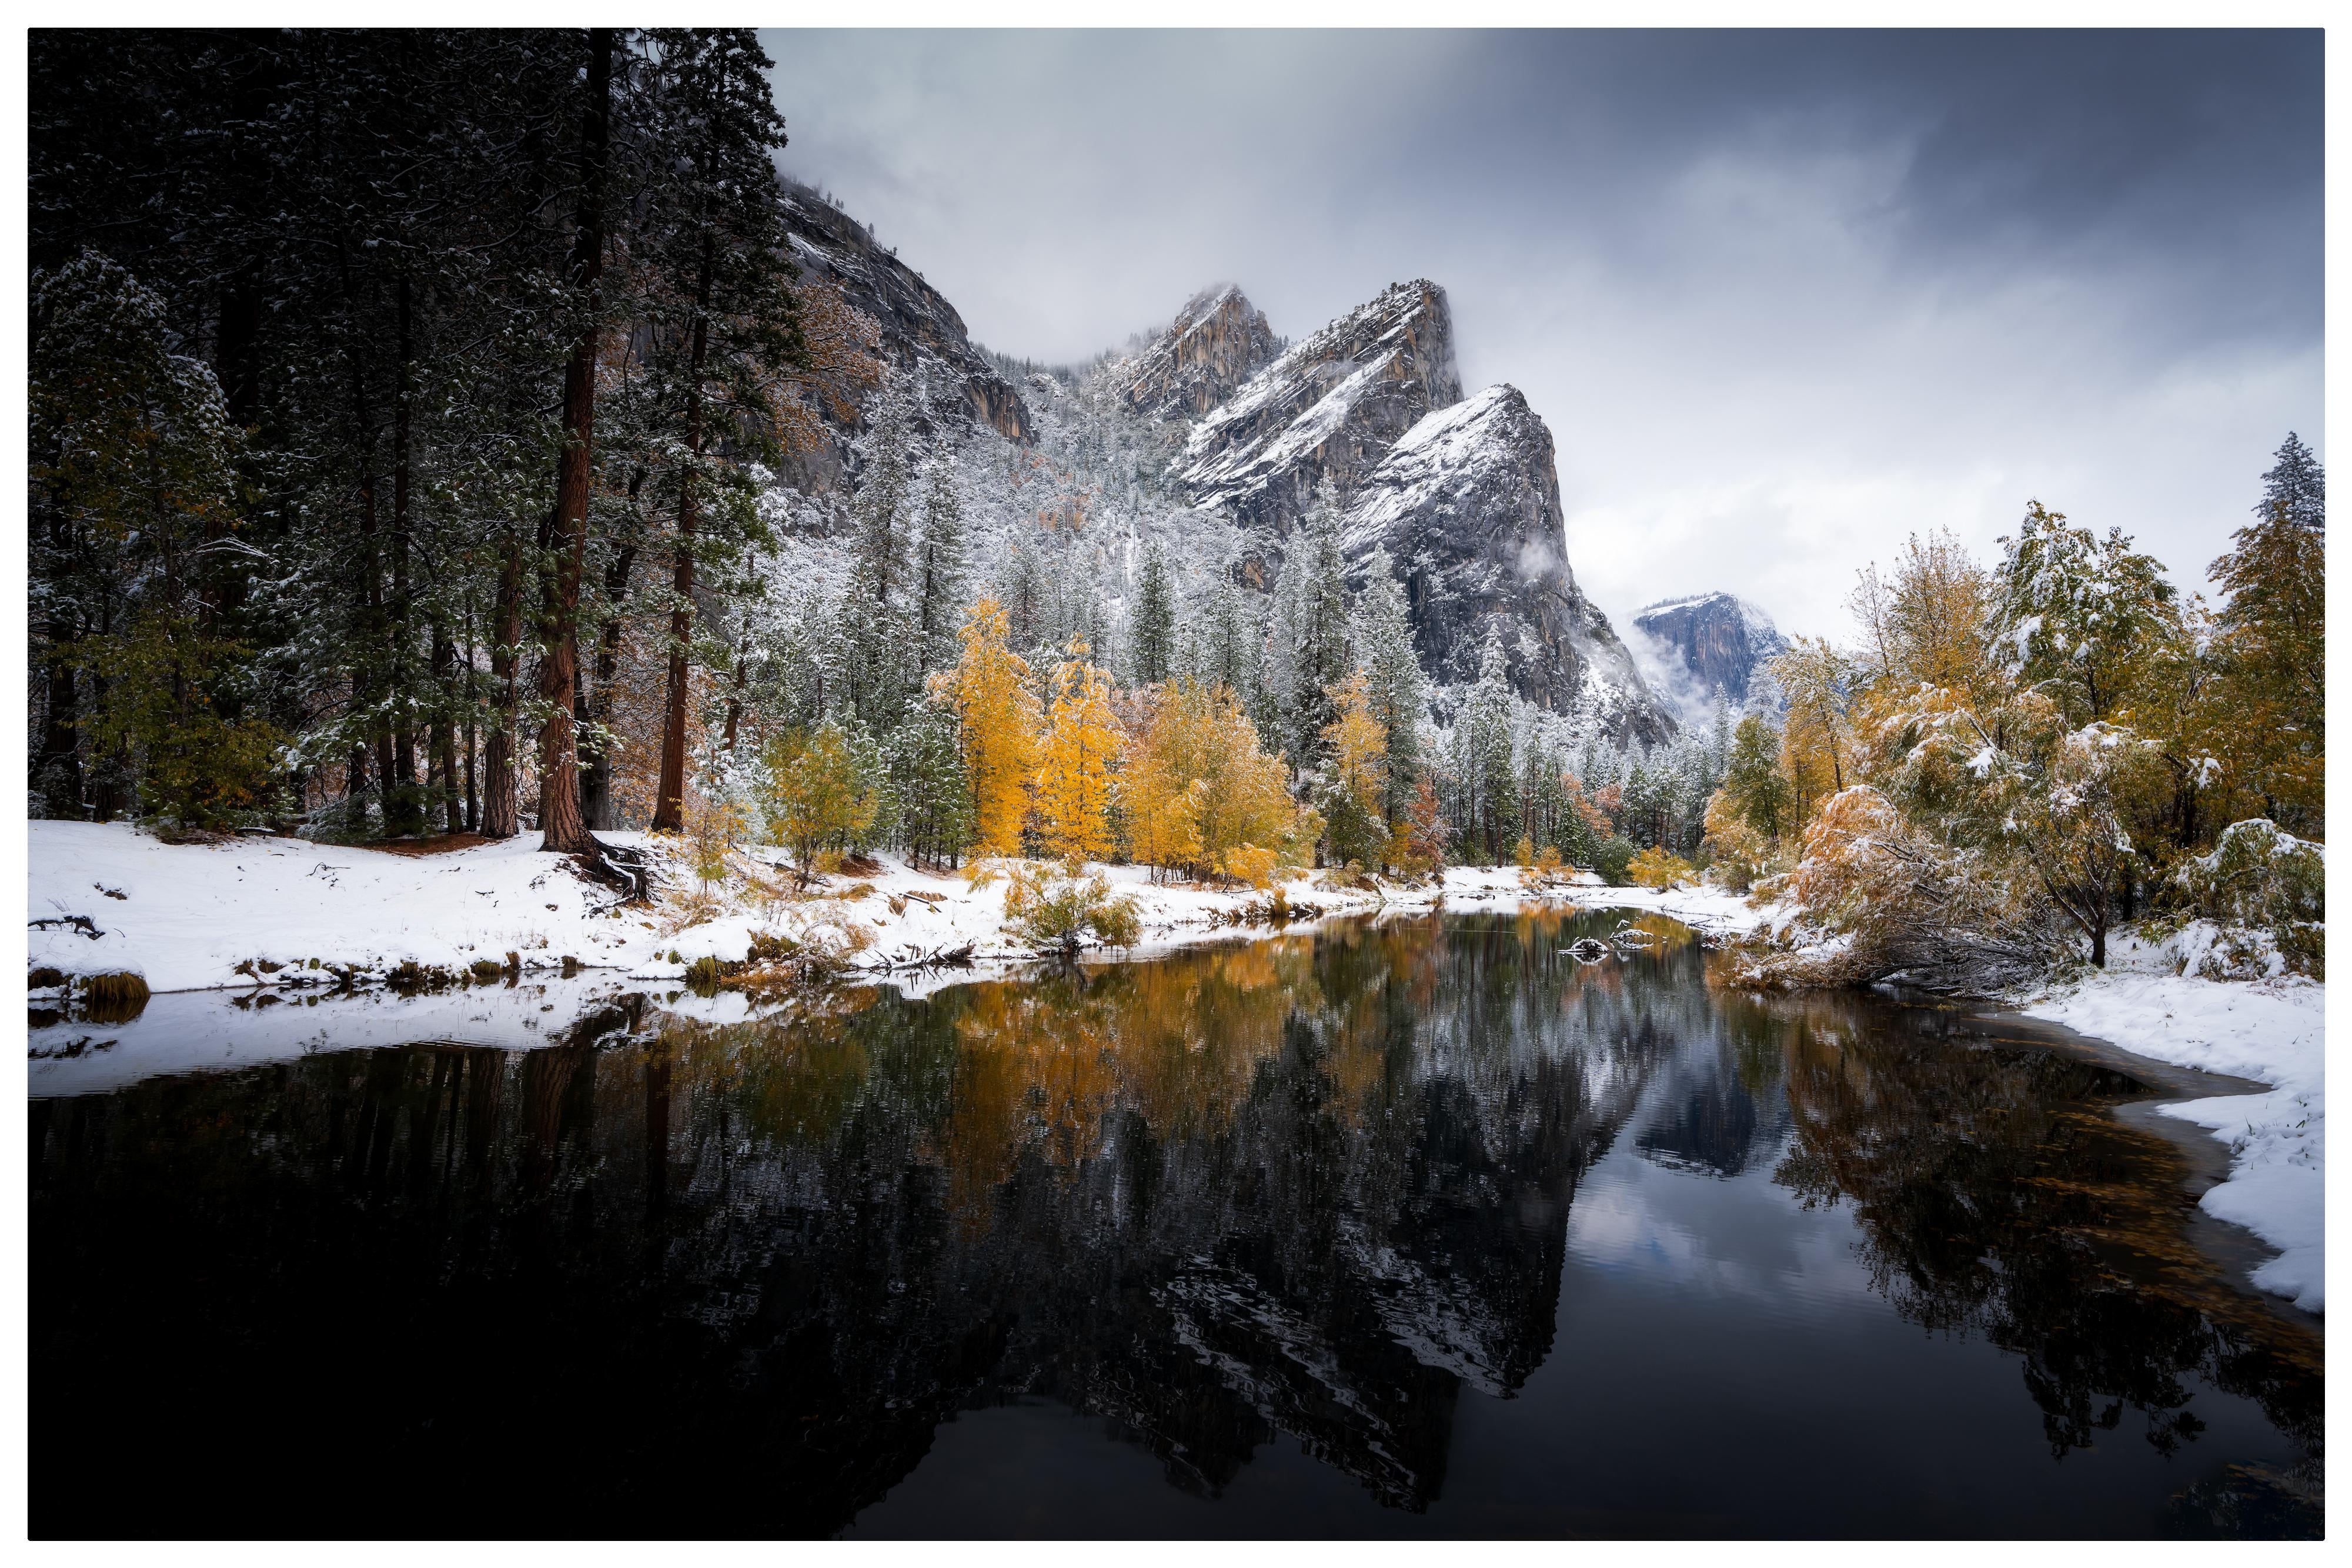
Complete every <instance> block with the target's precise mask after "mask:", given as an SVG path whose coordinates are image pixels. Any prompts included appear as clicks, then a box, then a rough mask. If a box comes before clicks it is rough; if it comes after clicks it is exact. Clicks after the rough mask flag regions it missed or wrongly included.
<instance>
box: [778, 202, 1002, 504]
mask: <svg viewBox="0 0 2352 1568" xmlns="http://www.w3.org/2000/svg"><path fill="white" fill-rule="evenodd" d="M783 189H784V207H785V213H786V218H785V222H786V225H787V227H788V229H789V231H790V233H791V235H792V249H793V262H794V263H795V264H797V265H798V266H799V267H800V269H801V275H802V277H803V278H808V279H814V280H816V281H819V282H822V283H827V284H830V285H832V286H834V287H836V288H838V289H839V290H840V292H841V297H842V298H843V300H844V301H845V302H846V303H847V304H848V305H849V306H851V307H852V308H855V309H856V310H857V311H858V312H859V313H861V314H862V315H864V316H866V317H867V318H869V319H872V321H873V322H874V324H875V326H876V328H877V329H878V331H879V334H880V344H879V347H880V349H881V353H882V357H883V358H884V359H885V360H887V361H888V362H889V363H890V364H891V365H892V366H893V367H894V368H896V369H898V370H900V371H908V372H911V373H913V374H914V375H915V376H916V377H917V378H918V380H919V382H922V383H924V384H926V385H927V387H928V390H929V394H930V395H929V400H928V401H929V404H930V406H931V409H932V411H933V412H936V413H969V414H970V416H971V419H973V420H974V421H976V422H977V423H981V424H983V425H986V426H987V427H989V428H990V429H992V430H993V431H995V432H996V433H997V434H999V435H1002V436H1003V437H1004V438H1005V439H1006V440H1008V441H1015V442H1019V443H1022V444H1024V445H1025V444H1028V443H1029V442H1030V441H1032V440H1034V438H1035V434H1036V427H1035V424H1034V422H1033V421H1032V419H1031V418H1030V414H1029V410H1028V407H1027V406H1026V405H1025V404H1024V403H1023V402H1022V401H1021V394H1020V392H1017V391H1015V390H1014V388H1013V383H1012V382H1008V381H1006V380H1005V379H1004V377H1003V376H1002V375H1001V374H999V373H998V372H997V370H996V367H995V366H994V365H992V364H991V363H990V362H989V361H988V357H987V356H986V355H985V354H982V352H981V351H980V350H978V349H977V348H975V347H973V346H972V341H971V335H970V334H969V333H967V332H966V331H965V330H964V325H963V318H962V317H961V316H960V315H958V314H957V313H956V308H955V307H954V306H952V305H950V304H949V303H948V301H947V298H946V297H945V296H943V295H941V294H940V291H939V290H938V289H936V288H933V287H931V286H930V285H929V284H928V283H926V282H924V281H923V279H922V277H921V276H920V275H919V274H918V273H917V272H916V271H915V269H914V268H913V267H908V265H907V264H906V263H905V262H902V261H900V260H899V259H898V257H897V256H893V255H892V254H890V253H889V252H888V251H887V250H885V249H884V248H882V247H881V246H878V245H877V244H876V243H875V242H874V236H873V235H871V234H870V233H868V232H867V230H866V227H865V225H862V224H860V223H859V222H858V221H857V220H856V219H855V218H853V217H851V216H850V215H849V214H846V213H844V212H842V211H840V210H839V209H838V208H836V207H835V206H834V205H833V204H831V203H830V202H827V201H826V200H825V199H824V197H822V196H820V195H819V194H817V193H815V192H814V191H812V190H810V189H808V188H807V187H806V186H804V185H798V184H794V183H791V182H789V181H788V182H786V183H785V184H784V188H783ZM861 419H862V415H861ZM826 423H827V424H828V425H829V426H831V427H833V430H832V434H833V436H834V441H833V446H834V450H833V451H832V452H830V453H822V452H821V453H816V454H810V455H807V456H806V457H805V459H804V460H803V463H802V465H801V467H802V468H803V470H804V471H803V472H801V473H799V474H796V475H794V476H793V477H794V479H795V481H796V483H798V484H799V485H800V486H801V487H802V488H804V489H811V490H829V489H832V488H834V487H835V486H837V485H838V484H839V482H840V480H841V477H842V475H843V474H844V473H845V471H846V465H847V460H848V453H849V443H850V442H851V440H852V439H853V438H854V437H855V436H856V429H855V428H852V427H850V426H849V425H847V423H845V422H843V421H841V420H839V419H835V418H832V417H828V418H827V421H826Z"/></svg>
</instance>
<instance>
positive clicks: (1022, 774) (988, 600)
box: [931, 596, 1038, 855]
mask: <svg viewBox="0 0 2352 1568" xmlns="http://www.w3.org/2000/svg"><path fill="white" fill-rule="evenodd" d="M960 635H961V637H962V639H963V656H962V657H961V659H959V660H958V661H957V662H956V665H955V668H953V669H951V670H942V671H940V673H939V674H936V675H934V676H932V677H931V680H932V684H933V685H932V689H933V691H934V693H935V694H936V695H938V696H940V698H941V699H943V700H944V701H946V702H947V703H949V704H950V705H951V706H953V707H954V708H955V710H956V713H957V715H958V716H959V717H961V719H962V721H963V761H964V769H965V771H966V773H967V774H968V775H969V776H970V778H971V805H972V842H973V846H974V850H975V852H977V853H978V854H981V855H1009V854H1014V853H1017V852H1019V851H1020V848H1021V828H1022V824H1023V822H1024V820H1025V819H1026V817H1027V816H1028V811H1029V787H1030V781H1031V779H1032V777H1033V776H1034V771H1035V768H1036V765H1037V718H1038V716H1037V699H1036V698H1035V697H1034V696H1032V695H1029V688H1028V684H1027V683H1028V680H1029V662H1028V661H1027V660H1026V659H1024V658H1022V657H1021V656H1020V655H1019V654H1018V653H1013V651H1012V649H1010V648H1009V647H1007V646H1006V642H1007V640H1008V639H1009V637H1010V635H1011V632H1010V628H1009V627H1008V625H1007V623H1006V620H1005V614H1004V610H1003V606H1002V605H1000V604H998V603H997V602H996V600H995V598H994V597H993V596H988V597H984V598H982V600H981V601H980V602H979V603H977V604H974V605H973V606H972V607H971V609H970V610H969V611H967V612H964V622H963V630H962V632H961V633H960Z"/></svg>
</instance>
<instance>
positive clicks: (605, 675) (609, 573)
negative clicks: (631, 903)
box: [580, 545, 637, 832]
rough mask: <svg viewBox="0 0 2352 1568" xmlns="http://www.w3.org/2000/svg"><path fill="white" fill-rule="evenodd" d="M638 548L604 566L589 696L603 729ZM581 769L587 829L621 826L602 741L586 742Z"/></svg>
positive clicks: (591, 713) (609, 716)
mask: <svg viewBox="0 0 2352 1568" xmlns="http://www.w3.org/2000/svg"><path fill="white" fill-rule="evenodd" d="M636 561H637V547H636V546H635V545H624V546H623V547H622V548H621V549H619V550H618V551H616V552H615V553H614V557H613V561H612V564H611V565H610V566H608V567H606V568H605V569H604V600H605V602H606V603H607V604H608V605H610V606H611V609H610V611H609V612H607V613H606V615H605V617H604V632H603V633H602V634H601V635H600V636H599V637H598V638H597V639H596V672H595V674H596V679H595V684H594V685H593V687H592V688H591V695H590V696H589V699H588V706H587V714H586V717H587V718H588V720H589V721H590V722H591V723H593V725H595V726H596V727H597V728H599V729H602V728H604V727H605V726H607V725H609V724H611V723H612V720H613V683H614V680H616V679H618V678H619V676H620V673H621V601H623V600H624V599H625V598H626V597H627V595H628V591H629V574H630V573H631V572H632V571H633V570H635V567H636ZM581 752H582V762H581V768H580V814H581V816H582V817H583V818H585V819H586V821H587V823H588V831H590V832H595V831H600V830H603V829H609V828H617V827H619V826H620V823H619V821H617V820H616V818H617V815H618V813H617V812H615V811H614V807H613V758H612V756H611V754H610V752H609V751H608V750H607V749H606V747H604V746H603V745H602V744H598V743H584V742H583V745H582V747H581Z"/></svg>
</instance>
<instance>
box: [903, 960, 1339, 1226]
mask: <svg viewBox="0 0 2352 1568" xmlns="http://www.w3.org/2000/svg"><path fill="white" fill-rule="evenodd" d="M1312 952H1313V947H1312V944H1311V942H1309V941H1308V940H1307V939H1305V938H1294V939H1288V940H1283V941H1275V942H1261V943H1253V944H1250V945H1248V946H1237V947H1232V948H1223V949H1218V950H1215V951H1212V952H1206V953H1200V954H1194V955H1190V956H1186V957H1184V958H1181V959H1176V960H1171V961H1169V962H1164V963H1157V964H1139V965H1119V966H1114V967H1108V968H1105V969H1101V970H1098V971H1096V972H1094V973H1091V974H1088V975H1086V976H1082V977H1081V976H1069V977H1057V978H1055V979H1051V980H1046V981H1005V982H989V983H982V984H980V985H975V986H971V987H968V988H963V989H962V990H961V991H960V992H958V993H957V994H958V997H959V998H960V999H961V1004H962V1006H961V1011H960V1012H959V1013H958V1015H957V1018H956V1023H955V1036H956V1058H955V1069H954V1080H953V1086H952V1088H951V1090H950V1096H949V1104H948V1113H947V1125H946V1128H945V1130H944V1133H943V1135H942V1136H941V1137H940V1140H939V1142H938V1144H937V1145H936V1148H937V1152H938V1155H939V1158H940V1161H941V1163H942V1164H943V1165H944V1166H946V1168H947V1173H948V1194H949V1201H950V1205H951V1206H952V1207H955V1208H957V1209H958V1210H960V1211H961V1212H964V1213H967V1214H970V1213H973V1212H975V1211H976V1210H977V1208H978V1207H979V1206H980V1205H981V1203H982V1201H983V1200H984V1199H985V1197H986V1196H987V1195H988V1194H989V1193H990V1192H991V1191H992V1190H993V1189H994V1188H995V1187H996V1186H998V1185H999V1184H1001V1183H1002V1182H1003V1181H1004V1180H1005V1179H1006V1178H1007V1177H1008V1176H1011V1175H1012V1174H1013V1169H1014V1168H1015V1167H1016V1166H1018V1164H1019V1163H1020V1161H1021V1160H1022V1158H1023V1157H1024V1155H1029V1154H1032V1153H1034V1155H1036V1157H1038V1158H1039V1159H1041V1160H1043V1161H1044V1162H1045V1164H1046V1165H1047V1166H1051V1167H1053V1168H1055V1169H1059V1170H1065V1171H1067V1170H1073V1169H1075V1168H1076V1166H1078V1165H1079V1164H1081V1163H1082V1162H1084V1161H1085V1160H1087V1159H1088V1158H1089V1157H1091V1156H1093V1155H1096V1154H1097V1153H1098V1152H1099V1151H1100V1150H1101V1147H1102V1142H1103V1135H1104V1130H1105V1124H1106V1121H1107V1119H1108V1117H1109V1115H1110V1114H1111V1113H1113V1112H1114V1111H1117V1110H1125V1111H1129V1112H1131V1113H1134V1114H1135V1115H1137V1116H1138V1117H1139V1118H1140V1119H1141V1121H1142V1122H1143V1124H1144V1125H1145V1127H1146V1128H1147V1129H1148V1130H1149V1131H1150V1135H1151V1136H1153V1137H1154V1138H1158V1139H1168V1140H1176V1139H1190V1138H1196V1137H1201V1136H1205V1135H1213V1134H1215V1133H1217V1132H1218V1131H1219V1130H1221V1129H1222V1128H1223V1126H1224V1125H1226V1124H1227V1123H1228V1122H1229V1121H1230V1119H1231V1117H1232V1115H1233V1113H1234V1110H1235V1109H1236V1108H1237V1107H1239V1106H1240V1104H1241V1103H1242V1102H1243V1101H1244V1099H1245V1098H1247V1096H1248V1094H1249V1091H1250V1084H1251V1082H1252V1080H1253V1079H1254V1077H1255V1073H1256V1071H1257V1066H1258V1063H1260V1062H1261V1061H1265V1060H1266V1059H1268V1058H1269V1057H1271V1056H1273V1055H1274V1053H1275V1052H1276V1051H1279V1050H1280V1049H1281V1046H1282V1035H1283V1023H1284V1020H1285V1019H1286V1018H1287V1017H1288V1016H1289V1014H1290V1012H1291V1010H1292V1009H1295V1008H1296V1009H1306V1010H1308V1011H1310V1012H1311V1011H1313V1010H1314V1009H1316V1008H1317V1006H1318V1000H1319V998H1318V991H1317V988H1316V984H1315V979H1314V975H1313V970H1312Z"/></svg>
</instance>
